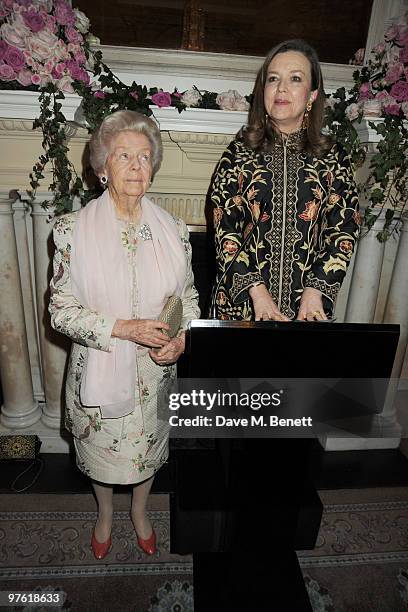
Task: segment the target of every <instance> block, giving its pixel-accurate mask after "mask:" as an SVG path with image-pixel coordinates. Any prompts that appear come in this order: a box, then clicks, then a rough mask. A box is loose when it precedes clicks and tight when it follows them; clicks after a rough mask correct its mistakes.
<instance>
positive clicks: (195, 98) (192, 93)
mask: <svg viewBox="0 0 408 612" xmlns="http://www.w3.org/2000/svg"><path fill="white" fill-rule="evenodd" d="M201 100H202V97H201V94H200V92H199V91H197V89H188V90H187V91H185V92H184V93H183V95H182V96H181V101H182V102H183V104H185V105H186V106H198V104H199V103H200V102H201Z"/></svg>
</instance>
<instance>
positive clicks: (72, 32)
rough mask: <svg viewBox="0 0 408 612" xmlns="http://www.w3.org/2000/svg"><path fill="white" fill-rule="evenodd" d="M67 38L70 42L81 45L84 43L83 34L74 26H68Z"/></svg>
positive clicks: (66, 29)
mask: <svg viewBox="0 0 408 612" xmlns="http://www.w3.org/2000/svg"><path fill="white" fill-rule="evenodd" d="M65 36H66V37H67V40H68V42H70V43H76V44H79V43H81V42H82V41H83V37H82V34H80V33H79V32H78V31H77V30H76V29H75V28H73V27H72V26H66V28H65Z"/></svg>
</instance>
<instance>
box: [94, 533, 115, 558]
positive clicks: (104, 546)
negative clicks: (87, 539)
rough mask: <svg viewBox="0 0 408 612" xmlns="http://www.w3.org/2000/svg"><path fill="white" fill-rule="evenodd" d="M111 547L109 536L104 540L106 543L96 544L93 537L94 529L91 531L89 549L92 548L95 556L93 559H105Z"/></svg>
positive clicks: (96, 541)
mask: <svg viewBox="0 0 408 612" xmlns="http://www.w3.org/2000/svg"><path fill="white" fill-rule="evenodd" d="M111 546H112V538H111V537H110V536H109V538H108V539H107V540H106V542H98V540H97V539H96V537H95V529H94V530H93V532H92V538H91V547H92V551H93V554H94V556H95V559H103V558H104V557H106V555H107V554H108V552H109V550H110V547H111Z"/></svg>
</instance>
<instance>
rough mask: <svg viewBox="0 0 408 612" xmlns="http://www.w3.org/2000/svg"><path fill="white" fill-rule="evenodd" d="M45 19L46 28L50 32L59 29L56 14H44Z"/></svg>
mask: <svg viewBox="0 0 408 612" xmlns="http://www.w3.org/2000/svg"><path fill="white" fill-rule="evenodd" d="M44 21H45V28H46V29H47V30H48V31H49V32H52V33H53V34H55V32H56V30H57V20H56V19H55V17H54V15H44Z"/></svg>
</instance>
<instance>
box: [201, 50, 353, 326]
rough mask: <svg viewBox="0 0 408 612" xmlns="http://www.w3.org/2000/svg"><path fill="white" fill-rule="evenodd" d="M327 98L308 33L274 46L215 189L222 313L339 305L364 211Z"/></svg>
mask: <svg viewBox="0 0 408 612" xmlns="http://www.w3.org/2000/svg"><path fill="white" fill-rule="evenodd" d="M324 104H325V94H324V89H323V79H322V73H321V69H320V65H319V61H318V58H317V55H316V52H315V51H314V49H312V47H310V45H308V44H307V43H306V42H304V41H302V40H290V41H287V42H284V43H281V44H280V45H278V46H276V47H274V48H273V49H272V50H271V51H270V52H269V53H268V55H267V57H266V59H265V61H264V63H263V66H262V68H261V69H260V71H259V73H258V76H257V78H256V82H255V87H254V91H253V102H252V106H251V110H250V112H249V117H248V125H247V126H246V127H245V128H243V129H242V130H241V131H240V133H239V135H238V137H237V138H236V139H235V140H233V141H232V142H231V144H230V145H229V147H228V148H227V150H226V151H225V153H224V154H223V156H222V158H221V160H220V162H219V164H218V167H217V169H216V172H215V174H214V180H213V184H212V188H211V192H210V195H211V199H212V203H213V206H214V225H215V238H216V251H217V252H216V255H217V264H218V277H217V283H216V285H215V287H216V290H215V292H214V294H215V295H214V296H213V300H214V306H215V311H216V314H217V316H218V318H220V319H239V320H251V319H253V318H255V320H275V321H287V320H288V319H294V318H297V319H299V320H306V321H313V320H326V319H327V318H328V317H331V315H332V313H333V308H334V304H335V301H336V297H337V294H338V292H339V289H340V287H341V284H342V281H343V278H344V275H345V273H346V269H347V266H348V264H349V262H350V259H351V256H352V253H353V249H354V245H355V241H356V239H357V237H358V232H359V223H360V217H359V213H358V199H357V194H356V190H355V186H354V182H353V176H352V170H351V166H350V161H349V159H348V157H347V155H345V153H344V151H343V150H342V149H341V147H340V146H338V145H337V144H333V143H332V142H331V141H330V139H329V138H328V137H327V136H324V135H323V134H322V124H323V112H324ZM246 239H247V240H246ZM245 240H246V242H245V244H243V243H244V241H245ZM238 251H239V252H238Z"/></svg>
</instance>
